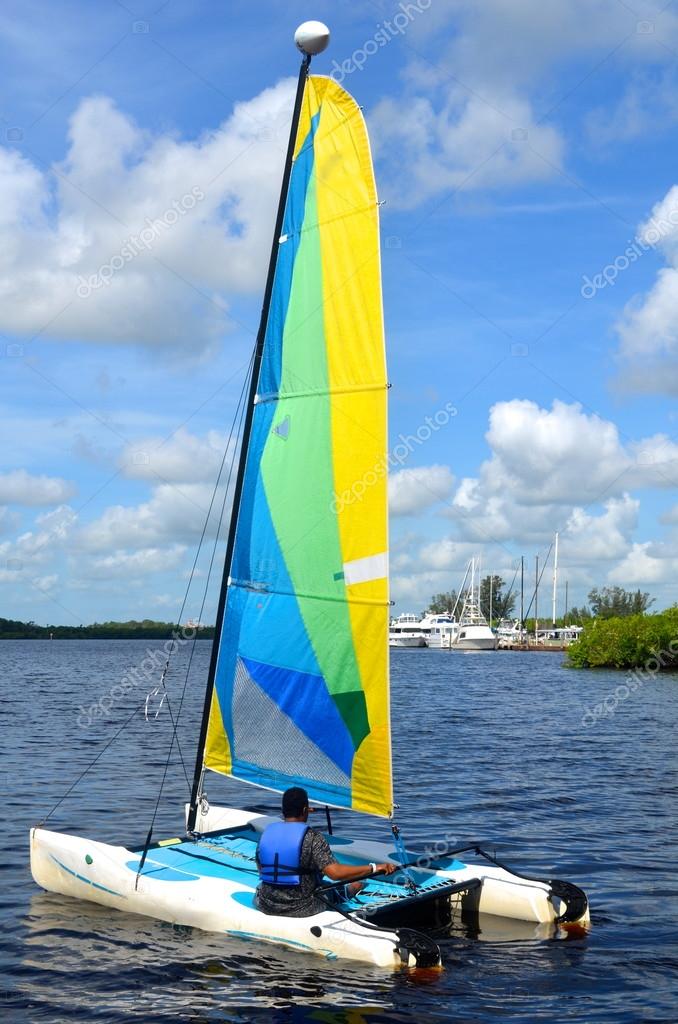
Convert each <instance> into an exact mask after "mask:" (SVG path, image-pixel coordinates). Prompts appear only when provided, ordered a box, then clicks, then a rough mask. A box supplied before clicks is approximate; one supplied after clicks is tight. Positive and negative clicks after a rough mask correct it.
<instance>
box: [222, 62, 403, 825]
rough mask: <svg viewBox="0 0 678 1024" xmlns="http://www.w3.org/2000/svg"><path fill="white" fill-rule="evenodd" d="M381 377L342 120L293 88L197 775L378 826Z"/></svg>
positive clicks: (373, 282)
mask: <svg viewBox="0 0 678 1024" xmlns="http://www.w3.org/2000/svg"><path fill="white" fill-rule="evenodd" d="M386 389H387V381H386V366H385V355H384V336H383V320H382V306H381V280H380V259H379V223H378V207H377V197H376V191H375V184H374V175H373V170H372V162H371V157H370V150H369V142H368V138H367V132H366V129H365V124H364V121H363V118H362V114H361V112H360V109H359V107H358V106H357V105H356V103H355V101H354V100H353V99H352V97H351V96H349V95H348V93H347V92H345V91H344V90H343V89H342V88H340V86H338V85H337V84H336V83H335V82H333V81H332V80H331V79H329V78H324V77H319V76H309V78H308V79H307V81H306V85H305V89H304V95H303V101H302V109H301V116H300V122H299V129H298V132H297V137H296V144H295V155H294V164H293V168H292V174H291V179H290V186H289V191H288V196H287V202H286V209H285V217H284V223H283V232H282V235H281V237H280V240H279V250H278V259H277V265H276V270H275V278H274V286H273V295H272V301H271V307H270V313H269V317H268V323H267V325H266V335H265V343H264V352H263V357H262V366H261V372H260V375H259V381H258V387H257V398H256V404H255V410H254V418H253V425H252V433H251V437H250V442H249V446H248V451H247V456H246V468H245V477H244V485H243V492H242V499H241V503H240V509H239V513H238V521H237V531H236V537H235V547H234V553H233V560H232V563H231V576H230V582H229V587H228V596H227V604H226V614H225V617H224V623H223V628H222V632H221V637H220V638H219V649H218V656H217V666H216V677H215V689H214V694H213V698H212V706H211V712H210V720H209V729H208V735H207V742H206V747H205V757H204V760H205V766H206V767H207V768H210V769H212V770H214V771H217V772H221V773H224V774H228V775H232V776H235V777H236V778H238V779H243V780H245V781H247V782H251V783H255V784H257V785H260V786H265V787H267V788H270V789H274V790H284V789H286V788H287V787H288V786H292V785H301V786H304V787H305V788H306V789H307V790H308V792H309V795H310V796H311V798H312V799H314V800H316V801H323V802H326V803H328V804H332V805H338V806H345V807H352V808H354V809H355V810H359V811H364V812H367V813H371V814H377V815H389V814H390V813H391V811H392V785H391V742H390V723H389V699H388V559H387V499H386V482H387V481H386V469H387V456H386V394H387V391H386Z"/></svg>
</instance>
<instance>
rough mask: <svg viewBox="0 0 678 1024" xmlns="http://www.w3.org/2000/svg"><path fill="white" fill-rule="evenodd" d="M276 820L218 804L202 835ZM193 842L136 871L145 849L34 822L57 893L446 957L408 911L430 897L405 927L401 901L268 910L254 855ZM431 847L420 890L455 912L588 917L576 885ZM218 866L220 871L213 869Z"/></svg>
mask: <svg viewBox="0 0 678 1024" xmlns="http://www.w3.org/2000/svg"><path fill="white" fill-rule="evenodd" d="M274 820H277V819H274V818H271V817H268V816H263V815H259V814H256V813H254V812H249V811H241V810H238V809H235V808H227V807H211V808H209V810H207V811H206V813H201V814H200V816H199V820H198V822H197V833H198V836H199V842H201V843H205V842H207V843H208V844H209V842H210V839H209V837H213V838H212V841H213V842H216V841H217V840H216V839H214V837H220V836H223V835H224V834H228V833H229V830H235V831H236V832H237V830H242V829H243V828H245V827H247V828H248V829H249V830H250V833H253V834H254V837H255V839H256V836H257V835H258V834H260V833H261V831H263V829H264V828H265V827H266V826H267V825H268V824H269V823H270V822H272V821H274ZM203 837H204V838H203ZM327 838H328V841H329V843H330V845H331V846H332V847H333V851H334V852H335V855H336V856H337V859H340V860H342V861H344V862H345V863H352V862H356V863H365V862H369V861H376V862H380V861H384V860H393V861H397V859H398V855H397V852H396V851H395V850H394V849H393V846H392V845H391V844H387V843H378V842H371V841H368V840H362V839H355V840H349V839H343V838H339V837H336V836H328V837H327ZM186 843H188V844H190V843H191V840H180V839H178V838H177V839H174V840H169V841H167V842H166V843H162V844H158V846H154V847H151V848H150V849H149V851H148V855H147V858H146V862H145V867H144V871H143V872H142V874H141V875H139V877H138V878H137V870H138V867H139V859H140V851H138V850H137V851H133V850H130V849H127V848H126V847H123V846H112V845H109V844H106V843H99V842H95V841H93V840H90V839H87V838H84V837H81V836H71V835H64V834H62V833H57V832H50V831H47V830H46V829H42V828H35V829H33V830H32V831H31V871H32V873H33V878H34V879H35V881H36V882H37V884H38V885H40V886H42V888H43V889H47V890H48V891H50V892H57V893H61V894H63V895H66V896H73V897H75V898H77V899H86V900H91V901H93V902H95V903H101V904H103V905H104V906H107V907H112V908H115V909H116V910H122V911H126V912H128V913H135V914H143V915H145V916H147V917H154V918H157V919H158V920H161V921H168V922H170V923H172V924H178V925H184V926H189V927H195V928H201V929H203V930H205V931H210V932H221V933H223V934H227V935H232V936H240V937H242V938H246V939H250V940H259V941H262V942H272V943H276V944H279V945H283V946H289V947H291V948H294V949H300V950H305V951H307V952H313V953H316V954H320V955H322V956H325V957H327V958H330V959H335V958H339V957H341V958H346V959H351V960H358V961H363V962H366V963H371V964H375V965H377V966H379V967H397V966H401V965H402V964H403V963H404V964H408V965H410V966H416V965H421V964H422V963H425V964H426V966H429V965H430V957H431V947H432V948H433V949H434V950H435V954H436V955H437V956H439V953H438V950H437V948H436V947H435V946H433V945H432V943H430V940H429V945H428V947H425V946H424V947H419V948H418V942H419V941H420V940H421V939H422V936H419V935H417V933H416V932H412V931H411V923H412V922H410V921H408V919H407V916H406V912H409V911H410V910H412V911H413V912H415V913H416V912H417V911H419V912H420V911H421V909H422V906H424V909H425V907H426V901H425V900H423V901H420V900H419V899H413V898H410V899H409V900H408V899H407V898H405V899H403V901H402V902H403V912H405V918H404V919H403V917H402V915H401V917H400V920H398V922H397V927H396V926H395V924H394V921H393V919H392V918H390V917H389V918H388V919H387V920H386V921H384V920H383V916H384V914H386V915H387V916H388V915H390V914H393V913H395V914H397V913H398V901H397V900H394V901H393V903H392V905H390V904H389V905H388V906H386V905H384V904H382V909H381V910H380V911H378V910H377V908H376V907H372V908H370V909H368V910H367V911H366V913H365V918H364V919H365V920H366V921H367V922H368V924H367V925H366V924H364V923H361V921H360V920H356V919H355V917H353V918H352V917H350V916H347V915H346V913H338V912H335V911H334V910H329V909H328V910H327V911H324V912H323V913H321V914H316V915H314V916H313V917H308V918H293V917H276V916H272V915H271V916H269V915H265V914H262V913H261V912H260V911H258V910H257V909H256V907H255V906H254V905H253V896H254V889H255V887H256V884H257V879H256V869H255V867H254V862H253V860H252V859H251V857H250V859H249V861H247V862H243V866H242V868H241V869H236V868H234V867H233V866H232V864H231V866H229V867H226V868H224V867H223V864H218V863H217V859H216V855H214V854H210V847H209V845H207V847H203V846H198V852H197V856H196V854H195V853H194V854H187V855H186V858H185V859H182V858H177V857H176V856H175V858H174V862H173V864H172V863H171V860H168V855H169V854H172V852H173V851H176V850H178V849H179V848H180V847H182V846H184V845H186ZM206 851H207V852H206ZM432 854H433V856H432V857H429V858H426V857H422V856H421V855H419V856H417V855H416V854H413V853H411V854H409V855H408V856H409V857H410V859H411V861H415V860H416V863H417V866H416V869H415V874H416V875H417V876H418V879H419V884H420V887H421V891H422V892H423V890H424V889H425V888H426V887H428V892H429V897H428V899H429V902H428V906H429V907H430V906H431V905H432V904H433V898H434V897H435V895H436V892H438V891H440V893H441V896H440V902H445V901H446V906H447V909H448V913H450V914H451V915H453V913H456V912H457V911H459V912H461V911H471V912H477V913H480V914H487V915H492V916H493V917H496V918H505V919H512V920H514V921H523V922H531V923H532V924H533V925H535V929H534V933H533V934H534V936H535V937H545V936H546V935H549V934H551V935H552V934H554V931H555V929H556V927H557V926H558V924H559V923H560V922H561V921H562V920H567V921H568V923H571V924H576V925H578V926H580V927H582V928H586V927H587V926H588V924H589V911H588V904H587V901H586V897H585V896H584V894H583V893H581V890H578V889H576V888H575V887H574V886H568V885H567V883H556V882H542V881H535V880H532V879H528V878H522V877H521V876H519V875H516V874H513V873H512V872H510V871H508V870H506V869H505V868H503V867H500V866H498V865H496V864H492V863H487V864H466V863H464V862H462V861H459V860H457V859H455V858H454V857H451V856H450V857H440V856H439V855H438V853H437V849H436V848H435V847H434V848H433V849H432ZM177 860H178V861H179V864H178V866H177ZM206 864H207V865H215V864H216V865H217V867H218V868H219V870H217V869H216V868H214V867H211V868H210V867H209V866H208V867H207V868H205V865H206ZM196 865H197V866H196ZM222 868H223V870H222ZM210 870H211V872H212V875H214V874H215V873H216V876H217V877H210ZM205 871H206V874H205V873H204V872H205ZM563 886H565V888H564V889H563V888H562V887H563ZM452 887H454V894H452V892H451V889H452ZM559 887H560V888H559ZM563 893H565V898H563ZM571 893H576V894H577V895H576V900H575V904H574V905H576V906H578V908H579V910H578V911H577V912H576V914H575V915H573V914H572V913H571V912H570V911H571V908H570V907H569V906H568V901H569V899H570V895H571ZM431 894H432V895H431ZM577 900H578V901H579V902H578V903H577V902H576V901H577ZM415 904H416V905H415ZM373 911H377V912H376V913H372V912H373ZM379 914H381V915H382V917H381V920H379ZM370 917H372V921H371V922H370ZM375 921H376V924H375ZM382 925H384V926H383V927H382ZM392 925H393V927H391V926H392ZM426 958H428V960H427V959H426Z"/></svg>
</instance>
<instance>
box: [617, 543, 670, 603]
mask: <svg viewBox="0 0 678 1024" xmlns="http://www.w3.org/2000/svg"><path fill="white" fill-rule="evenodd" d="M677 577H678V551H674V552H673V554H672V555H669V554H668V553H667V552H663V553H661V554H660V553H658V552H657V551H656V546H655V545H654V544H653V542H652V541H643V542H640V543H635V544H632V545H631V549H630V551H629V552H628V553H627V555H626V556H625V558H623V559H622V561H621V562H619V564H618V565H616V566H615V567H614V568H613V569H611V570H610V572H609V574H608V580H609V582H610V583H618V584H621V585H622V586H627V587H642V586H651V585H652V584H661V583H665V584H672V585H673V587H672V589H673V593H674V595H675V585H676V578H677ZM674 600H675V596H674Z"/></svg>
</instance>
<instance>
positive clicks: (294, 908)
mask: <svg viewBox="0 0 678 1024" xmlns="http://www.w3.org/2000/svg"><path fill="white" fill-rule="evenodd" d="M334 859H335V858H334V857H333V856H332V851H331V850H330V847H329V844H328V842H327V840H326V839H325V837H324V836H322V835H321V834H320V832H316V831H315V830H314V829H312V828H309V830H308V832H307V833H306V835H305V836H304V841H303V843H302V844H301V858H300V867H302V868H303V869H304V874H302V875H301V884H300V885H269V884H268V883H267V882H260V883H259V886H258V888H257V898H256V904H257V907H258V908H259V910H261V911H263V913H264V914H281V915H283V916H284V917H310V916H311V915H312V914H320V913H321V911H323V910H327V906H326V904H324V903H323V902H322V900H319V899H317V898H316V897H315V896H314V893H315V890H316V887H317V885H318V876H317V875H315V874H314V873H313V872H315V871H317V872H318V875H322V874H323V872H324V870H325V868H326V867H327V865H328V864H332V863H333V862H334ZM258 863H259V851H258V850H257V864H258ZM306 872H309V873H308V874H307V873H306Z"/></svg>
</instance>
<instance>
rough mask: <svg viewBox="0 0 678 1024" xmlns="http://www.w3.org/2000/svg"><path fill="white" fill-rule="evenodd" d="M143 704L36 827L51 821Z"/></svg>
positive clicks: (126, 720) (127, 719)
mask: <svg viewBox="0 0 678 1024" xmlns="http://www.w3.org/2000/svg"><path fill="white" fill-rule="evenodd" d="M143 706H144V705H143V704H138V705H137V706H136V707H135V708H134V711H133V712H132V714H131V715H130V716H129V718H126V719H125V721H124V722H123V723H122V725H121V726H120V728H119V729H118V731H117V732H116V733H115V734H114V735H113V736H112V737H111V738H110V740H109V741H108V743H107V744H106V745H105V746H104V747H102V749H101V750H100V751H99V753H98V754H97V756H96V757H95V758H94V760H93V761H90V763H89V764H88V765H87V767H86V768H85V770H84V771H83V772H81V774H80V775H78V777H77V779H76V780H75V782H73V783H72V784H71V785H70V786H69V787H68V789H67V790H66V792H65V793H64V794H63V796H61V797H59V799H58V800H57V802H56V803H55V804H54V806H53V807H52V809H51V810H49V811H48V812H47V814H45V815H44V816H43V817H42V818H41V819H40V821H39V822H38V824H37V825H36V826H35V827H36V828H40V826H41V825H44V823H45V822H46V821H49V819H50V818H51V817H52V815H53V814H54V812H55V811H56V809H57V807H59V806H60V805H61V804H62V803H63V802H64V800H65V799H66V797H67V796H69V795H70V794H71V793H72V792H73V790H74V789H75V787H76V786H77V785H78V783H79V782H81V781H82V779H84V777H85V776H86V775H87V773H88V772H89V771H90V769H92V768H93V767H94V765H95V764H96V763H97V761H98V760H99V758H101V757H103V755H104V754H105V753H106V751H107V750H108V748H109V747H110V746H112V744H113V743H115V741H116V740H117V738H118V736H119V735H120V733H121V732H122V731H123V730H124V729H126V728H127V726H128V725H129V723H130V722H131V721H132V719H133V718H134V716H135V715H136V713H137V712H138V711H140V710H141V709H142V708H143Z"/></svg>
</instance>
